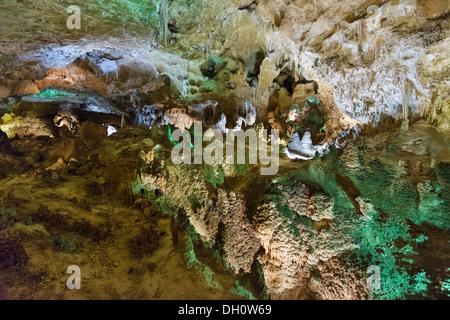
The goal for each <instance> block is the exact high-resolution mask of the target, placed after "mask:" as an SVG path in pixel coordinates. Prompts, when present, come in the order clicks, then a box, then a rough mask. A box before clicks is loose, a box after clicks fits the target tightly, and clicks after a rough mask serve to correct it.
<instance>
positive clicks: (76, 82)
mask: <svg viewBox="0 0 450 320" xmlns="http://www.w3.org/2000/svg"><path fill="white" fill-rule="evenodd" d="M36 85H37V86H38V88H39V89H44V88H47V87H53V88H70V89H78V90H81V89H92V90H94V91H96V92H97V93H98V94H100V95H102V96H106V95H107V94H108V90H107V87H106V84H105V83H104V82H102V81H101V80H100V79H99V78H97V77H96V76H95V75H93V74H92V73H91V72H89V71H87V70H85V69H83V68H81V67H79V66H76V65H74V64H70V65H68V66H67V67H64V68H62V69H50V70H48V72H47V75H46V77H45V78H44V79H43V80H38V81H36Z"/></svg>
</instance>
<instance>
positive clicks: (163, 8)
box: [159, 0, 169, 47]
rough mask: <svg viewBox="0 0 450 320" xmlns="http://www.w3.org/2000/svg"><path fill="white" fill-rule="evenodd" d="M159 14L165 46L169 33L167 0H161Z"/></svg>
mask: <svg viewBox="0 0 450 320" xmlns="http://www.w3.org/2000/svg"><path fill="white" fill-rule="evenodd" d="M159 16H160V21H161V30H162V36H163V38H164V46H165V47H167V35H168V34H169V0H161V3H160V5H159Z"/></svg>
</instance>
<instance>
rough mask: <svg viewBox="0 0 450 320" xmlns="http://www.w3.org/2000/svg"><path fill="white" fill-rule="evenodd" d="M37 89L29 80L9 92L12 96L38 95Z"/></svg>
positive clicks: (18, 84)
mask: <svg viewBox="0 0 450 320" xmlns="http://www.w3.org/2000/svg"><path fill="white" fill-rule="evenodd" d="M38 93H39V89H38V87H37V86H36V84H35V83H34V82H33V81H31V80H23V81H21V82H19V83H17V84H16V85H15V86H14V88H13V89H12V91H11V94H12V95H27V94H38Z"/></svg>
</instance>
